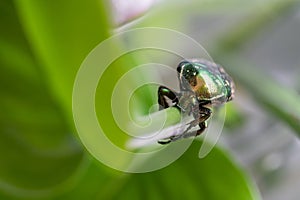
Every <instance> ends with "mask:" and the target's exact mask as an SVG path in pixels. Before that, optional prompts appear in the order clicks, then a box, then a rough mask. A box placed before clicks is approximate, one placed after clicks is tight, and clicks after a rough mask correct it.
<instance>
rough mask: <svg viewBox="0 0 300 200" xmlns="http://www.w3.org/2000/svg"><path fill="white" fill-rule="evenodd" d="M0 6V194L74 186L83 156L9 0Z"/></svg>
mask: <svg viewBox="0 0 300 200" xmlns="http://www.w3.org/2000/svg"><path fill="white" fill-rule="evenodd" d="M0 10H1V11H0V13H1V14H3V15H4V16H5V17H1V21H0V24H1V27H6V28H5V29H4V30H3V31H1V33H0V35H1V40H0V42H1V44H4V45H0V47H1V48H0V65H1V68H0V90H1V93H0V110H1V112H0V162H1V165H0V180H1V181H0V193H1V194H0V196H9V197H10V198H3V199H11V198H13V197H22V198H32V197H41V196H44V195H49V193H51V194H56V193H57V192H58V191H59V190H61V191H63V190H65V189H67V188H69V187H71V186H72V185H73V181H74V180H75V179H76V178H77V175H74V174H77V173H79V172H80V170H81V169H80V167H83V164H84V162H82V161H83V160H84V154H83V151H82V149H81V147H80V146H79V145H78V142H77V141H76V140H75V138H74V137H73V136H72V134H71V132H70V130H69V129H68V126H67V122H66V120H65V119H64V117H63V115H62V111H61V109H60V108H59V106H57V104H56V102H55V101H54V100H53V98H52V96H51V94H49V92H48V88H47V86H46V84H45V83H44V80H43V75H42V73H41V72H40V70H39V65H38V64H37V62H36V60H35V57H34V56H33V55H32V54H31V52H30V46H29V45H28V43H27V41H26V38H25V37H24V33H23V31H22V29H21V27H20V23H19V21H18V17H17V15H16V12H15V10H14V6H13V4H12V2H11V1H1V7H0ZM54 174H55V175H54ZM58 186H59V187H58Z"/></svg>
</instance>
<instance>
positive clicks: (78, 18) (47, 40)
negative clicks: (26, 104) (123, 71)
mask: <svg viewBox="0 0 300 200" xmlns="http://www.w3.org/2000/svg"><path fill="white" fill-rule="evenodd" d="M15 2H16V6H17V8H18V11H19V15H20V18H21V21H22V24H23V26H24V29H25V32H26V35H27V38H28V39H29V41H30V44H31V45H32V49H33V51H34V54H35V55H36V56H37V57H38V61H39V62H40V63H41V64H42V66H43V70H44V72H45V75H46V76H47V77H46V78H47V80H49V86H50V87H51V89H52V92H53V94H54V96H55V97H56V98H57V100H58V101H59V103H60V104H61V106H62V108H63V109H64V110H65V111H66V113H67V114H68V118H69V119H71V109H72V108H71V105H72V102H71V101H72V88H73V82H74V80H75V75H76V72H77V70H78V69H79V67H80V64H81V63H82V61H83V59H84V58H85V56H86V55H87V54H88V53H89V52H90V51H91V50H92V49H93V48H94V47H95V46H96V45H97V44H98V43H99V42H101V41H102V40H104V39H105V38H107V37H108V35H109V34H108V31H109V28H108V23H107V18H106V11H105V8H104V5H103V2H101V1H96V0H88V1H84V2H82V1H80V0H64V1H55V2H53V1H51V0H43V1H37V0H27V1H23V0H16V1H15Z"/></svg>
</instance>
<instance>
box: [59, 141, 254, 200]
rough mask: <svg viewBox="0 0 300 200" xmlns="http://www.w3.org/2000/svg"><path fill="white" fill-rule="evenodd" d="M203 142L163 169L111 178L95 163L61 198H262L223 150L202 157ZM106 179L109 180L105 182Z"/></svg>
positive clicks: (230, 199) (194, 145) (211, 199)
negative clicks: (82, 180) (200, 153)
mask: <svg viewBox="0 0 300 200" xmlns="http://www.w3.org/2000/svg"><path fill="white" fill-rule="evenodd" d="M200 144H201V143H200V142H198V141H195V142H194V143H193V145H192V146H191V147H190V148H189V149H188V151H187V152H185V154H184V155H183V156H182V157H181V158H180V159H178V160H177V161H176V162H174V163H173V164H172V165H170V166H168V167H166V168H164V169H161V170H159V171H155V172H149V173H144V174H123V173H122V174H119V175H118V176H115V177H111V180H109V181H107V180H108V179H107V177H100V176H98V175H97V164H96V163H94V164H93V165H92V166H91V168H90V170H91V171H90V172H89V173H88V174H86V176H85V178H84V182H83V183H82V184H80V185H78V186H77V187H76V188H74V189H73V190H72V191H70V192H69V193H68V194H66V195H63V196H61V197H60V198H59V199H81V198H82V197H84V196H88V197H89V199H183V198H185V199H210V200H219V199H224V200H226V199H228V200H232V199H239V200H244V199H247V200H250V199H260V197H259V195H258V193H257V191H256V188H255V187H254V186H253V185H252V184H251V182H250V181H249V180H248V178H247V177H246V176H245V175H244V174H243V172H241V170H240V169H239V168H237V167H236V166H235V164H233V163H234V162H233V161H232V160H231V159H230V158H229V157H228V155H226V153H225V152H224V151H223V150H220V149H217V148H214V149H213V151H212V152H211V153H210V154H209V155H208V156H207V157H205V158H204V159H199V158H198V157H197V154H198V151H199V147H200ZM157 156H159V155H157ZM147 162H151V160H149V161H147ZM145 164H147V163H145ZM105 180H106V183H107V184H103V182H104V181H105ZM92 191H93V192H92Z"/></svg>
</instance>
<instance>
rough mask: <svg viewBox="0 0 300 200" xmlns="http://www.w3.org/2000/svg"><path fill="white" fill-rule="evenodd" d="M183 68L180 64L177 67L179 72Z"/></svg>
mask: <svg viewBox="0 0 300 200" xmlns="http://www.w3.org/2000/svg"><path fill="white" fill-rule="evenodd" d="M181 69H182V67H181V65H179V66H178V67H177V72H178V73H180V72H181Z"/></svg>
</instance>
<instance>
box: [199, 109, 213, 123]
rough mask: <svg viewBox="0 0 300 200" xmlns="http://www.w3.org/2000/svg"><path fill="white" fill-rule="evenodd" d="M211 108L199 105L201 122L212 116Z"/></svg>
mask: <svg viewBox="0 0 300 200" xmlns="http://www.w3.org/2000/svg"><path fill="white" fill-rule="evenodd" d="M211 113H212V111H211V109H209V108H206V107H203V106H201V105H200V106H199V115H200V116H199V123H201V122H205V121H206V120H207V119H208V118H209V117H210V116H211Z"/></svg>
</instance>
